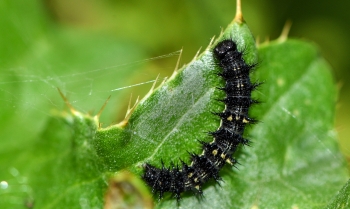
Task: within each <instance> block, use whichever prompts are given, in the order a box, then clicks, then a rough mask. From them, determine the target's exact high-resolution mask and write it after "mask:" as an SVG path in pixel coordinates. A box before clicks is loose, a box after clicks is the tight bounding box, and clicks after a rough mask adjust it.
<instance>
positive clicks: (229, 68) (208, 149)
mask: <svg viewBox="0 0 350 209" xmlns="http://www.w3.org/2000/svg"><path fill="white" fill-rule="evenodd" d="M213 56H214V60H215V62H216V64H217V66H218V67H219V68H220V70H221V72H220V73H219V74H218V75H219V76H221V77H222V78H223V79H224V80H225V82H226V84H225V87H220V88H218V89H220V90H222V91H224V92H225V93H226V98H224V99H222V100H220V101H222V102H223V103H224V104H225V110H224V111H223V112H220V113H214V114H215V115H218V116H219V117H220V118H221V123H220V127H219V128H218V129H217V130H216V131H214V132H209V134H210V135H211V136H213V138H214V140H213V141H212V142H210V143H206V142H201V144H202V148H203V153H202V154H201V155H197V154H190V155H191V164H190V165H187V164H185V163H184V162H182V167H181V168H180V167H179V166H178V165H176V166H175V165H174V164H173V163H172V164H171V166H170V168H166V167H164V164H163V162H162V164H163V166H162V168H156V167H154V166H152V165H150V164H145V165H144V169H145V171H144V174H143V175H142V178H143V179H144V181H145V182H146V183H147V184H148V185H149V186H150V187H151V188H152V192H154V193H159V199H161V198H162V197H163V194H164V193H165V192H171V193H172V194H173V195H175V197H176V198H177V200H178V201H179V200H180V199H181V196H180V195H181V193H182V192H185V191H193V192H194V193H195V194H200V195H202V189H201V187H202V184H203V183H205V182H207V181H208V180H210V179H211V178H213V179H214V180H215V181H217V182H218V181H220V180H221V178H220V176H219V172H220V170H221V168H222V167H223V166H224V165H225V163H228V164H230V165H234V164H235V163H237V161H236V160H235V159H234V158H233V157H232V155H233V154H234V153H235V151H236V150H237V147H238V146H239V145H240V144H243V145H248V144H249V140H248V139H245V138H243V136H242V135H243V132H244V128H245V125H246V124H249V123H250V124H251V123H255V122H256V120H255V119H252V118H250V117H249V116H248V111H249V108H250V106H251V105H252V104H254V103H257V101H256V100H253V99H251V92H252V91H253V90H254V89H255V88H256V87H257V86H258V85H259V83H251V82H250V77H249V74H250V72H251V70H252V69H253V68H254V67H255V66H256V64H253V65H249V64H246V63H245V61H244V59H243V52H240V51H239V50H238V49H237V44H236V43H235V42H234V41H233V40H223V41H221V42H219V43H218V44H217V45H216V47H215V48H214V50H213Z"/></svg>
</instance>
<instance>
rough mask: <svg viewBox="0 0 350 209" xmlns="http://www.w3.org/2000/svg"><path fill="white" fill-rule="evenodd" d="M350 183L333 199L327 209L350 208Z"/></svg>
mask: <svg viewBox="0 0 350 209" xmlns="http://www.w3.org/2000/svg"><path fill="white" fill-rule="evenodd" d="M349 183H350V180H349V181H348V182H346V184H345V185H344V187H343V188H342V189H341V190H340V191H339V192H338V194H337V195H336V196H335V197H334V198H333V200H332V202H331V203H330V204H329V205H328V206H327V207H326V209H341V208H349V199H350V187H349Z"/></svg>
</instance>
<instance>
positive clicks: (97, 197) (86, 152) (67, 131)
mask: <svg viewBox="0 0 350 209" xmlns="http://www.w3.org/2000/svg"><path fill="white" fill-rule="evenodd" d="M10 6H11V5H10ZM14 7H15V6H14ZM16 7H18V5H16ZM35 8H36V7H35ZM2 11H5V9H2ZM21 11H22V10H21ZM21 11H20V12H18V13H19V14H21ZM5 16H6V15H5ZM38 19H40V20H37V19H35V21H37V22H44V21H43V20H42V19H41V18H40V17H38ZM29 25H37V23H33V24H29ZM39 25H42V28H40V29H37V30H35V31H36V32H33V33H29V34H31V36H34V37H35V40H36V42H35V43H31V45H26V44H23V43H22V42H18V43H22V45H21V44H19V46H16V47H15V48H16V50H15V51H12V52H11V53H8V54H9V55H8V56H9V59H10V58H11V59H12V60H9V61H8V62H6V63H5V64H3V66H2V67H4V66H5V69H7V68H6V66H7V65H9V64H8V63H19V64H18V66H22V65H24V64H23V63H25V64H26V65H25V66H24V68H25V69H30V70H31V72H36V73H37V75H38V79H37V80H38V81H41V82H42V81H45V79H42V77H44V76H45V74H43V73H42V72H41V70H43V71H44V70H47V69H49V68H50V66H55V69H56V70H57V72H61V71H59V70H62V71H63V72H66V73H68V74H69V73H71V72H72V71H73V70H72V69H74V68H75V67H79V68H80V67H81V68H86V69H89V68H88V67H89V66H92V67H91V69H96V67H99V66H101V63H99V62H93V61H92V60H93V59H92V58H93V57H94V56H93V55H94V53H91V52H90V53H89V51H90V49H93V48H95V47H98V46H101V45H102V46H104V47H102V48H105V49H109V48H115V49H118V48H120V49H121V50H122V49H130V47H124V46H123V44H122V43H117V44H115V45H113V44H112V43H115V42H114V41H113V40H110V41H104V40H101V39H100V38H99V37H87V40H92V41H86V40H85V41H84V40H82V41H81V42H79V40H80V39H81V34H76V33H75V32H73V33H72V32H71V31H69V30H68V31H62V30H59V31H56V32H52V33H48V34H46V33H44V32H42V31H45V30H47V27H48V26H47V25H46V24H44V23H43V24H39ZM13 30H14V32H13V34H15V36H8V37H4V39H2V40H6V41H4V43H6V42H9V43H11V41H9V39H11V38H18V40H20V37H22V35H23V34H25V33H23V31H16V29H13ZM33 31H34V30H33ZM38 31H39V32H38ZM30 32H32V31H30ZM43 34H45V35H43ZM24 37H25V36H24ZM223 38H233V39H234V40H236V41H237V42H238V44H239V48H240V49H241V50H245V52H246V53H245V57H244V58H245V60H246V61H247V62H249V63H255V62H256V61H258V63H259V65H258V68H257V70H256V71H255V72H253V73H252V77H253V80H259V81H264V84H263V85H262V86H261V88H260V89H258V90H256V91H255V92H254V97H255V98H257V99H259V100H260V101H262V103H261V104H259V105H256V106H254V107H252V111H251V115H252V116H254V117H256V118H257V119H259V120H260V121H261V123H259V124H257V125H252V127H251V128H250V129H249V130H247V132H246V133H245V136H246V137H248V138H250V139H251V140H252V142H253V143H252V146H251V147H244V148H242V149H240V152H238V153H237V154H236V155H235V157H236V158H237V159H238V161H239V162H240V164H241V165H239V166H238V169H236V168H232V167H229V166H226V167H225V168H224V169H223V170H222V171H221V173H220V174H221V176H222V177H223V180H224V181H223V182H222V183H221V186H219V185H218V184H216V183H215V182H209V183H207V184H206V185H205V187H204V198H203V199H200V200H198V199H197V198H196V197H195V196H193V194H191V193H185V194H184V195H183V199H182V201H181V205H180V206H181V207H183V208H293V207H294V208H320V207H325V206H326V204H327V202H329V201H330V199H331V197H333V196H334V195H335V194H336V191H337V190H338V189H339V188H340V187H341V186H342V185H343V184H344V183H345V182H346V180H347V178H348V173H347V169H346V166H345V163H344V160H343V157H342V156H341V154H340V152H339V149H338V146H337V143H336V140H335V135H336V134H335V131H334V124H333V121H334V109H335V101H336V97H337V92H336V88H335V85H334V82H333V78H332V75H331V72H330V67H329V66H328V64H327V63H326V62H325V61H324V60H323V59H322V58H321V57H320V56H319V53H318V50H317V48H316V47H315V46H314V45H312V44H310V43H308V42H304V41H298V40H287V41H279V40H278V41H274V42H271V43H267V44H263V45H261V46H260V47H259V48H258V51H256V48H255V43H254V39H253V37H252V35H251V33H250V31H249V30H248V28H247V25H246V24H238V23H234V24H231V25H229V27H228V28H227V29H226V30H225V31H224V32H223V35H222V36H220V37H219V39H220V40H221V39H223ZM16 40H17V39H16ZM67 41H70V42H74V43H76V46H75V47H72V48H69V47H68V46H66V47H62V46H65V43H66V42H67ZM87 42H88V43H89V45H86V43H87ZM216 42H217V41H216ZM216 42H214V44H213V45H211V46H210V47H209V48H208V49H207V50H205V51H204V52H203V53H202V54H201V55H200V56H198V57H197V58H196V59H195V60H194V61H193V62H191V63H189V64H188V65H186V66H184V67H183V68H182V69H181V70H179V71H178V72H177V73H176V74H174V76H172V77H171V78H170V79H169V80H168V81H167V82H166V83H165V84H164V85H161V86H160V87H159V88H158V89H157V90H156V91H155V92H154V93H153V94H151V95H150V96H149V97H147V98H145V99H144V100H142V101H141V102H140V104H139V105H138V106H137V108H136V110H135V112H134V113H133V114H132V115H131V118H130V119H129V121H128V124H127V125H126V126H120V125H119V126H110V127H108V128H99V121H98V118H97V117H92V116H89V115H86V114H82V113H80V112H78V111H75V110H72V112H71V113H65V112H62V113H61V112H60V113H57V112H56V113H55V114H54V115H55V116H54V117H51V118H50V119H49V120H43V118H44V117H38V116H37V114H32V113H31V115H26V117H20V116H17V115H15V113H13V111H11V110H12V108H11V107H9V105H8V103H5V104H7V106H5V108H6V110H5V112H6V115H5V116H4V117H5V119H6V120H2V121H1V123H2V125H3V127H5V126H6V125H7V124H11V120H12V121H15V120H19V119H22V120H23V124H20V125H19V126H15V127H12V128H11V129H10V130H11V131H10V132H11V134H12V135H10V136H14V135H17V134H19V132H22V133H21V134H22V136H23V133H25V134H26V135H27V136H28V138H33V139H29V140H30V141H35V143H34V144H33V145H32V144H31V143H29V142H27V141H24V140H23V142H24V143H23V144H21V145H22V147H24V148H25V150H26V151H25V152H24V151H23V149H24V148H21V149H20V148H17V146H18V142H17V141H13V140H5V142H4V143H3V144H2V147H0V151H1V158H0V162H1V165H3V167H4V168H5V169H1V170H0V176H1V179H0V180H1V181H2V182H1V184H0V205H1V206H3V207H5V208H23V207H25V206H28V207H30V206H32V205H33V204H34V207H35V208H81V207H82V208H88V207H89V208H102V207H103V205H104V202H105V200H104V197H105V196H104V195H105V194H106V193H107V190H108V191H110V190H111V188H113V186H112V185H113V183H109V182H114V180H113V179H118V176H119V175H120V174H123V173H125V172H124V170H129V171H131V172H132V173H133V174H134V175H135V176H138V177H139V176H140V175H141V173H142V172H143V169H142V164H143V163H145V162H148V163H152V164H154V165H158V166H160V165H161V163H160V162H161V159H162V160H163V161H164V162H165V164H166V165H169V164H170V162H171V161H174V162H178V160H179V158H182V159H183V160H185V161H187V162H188V153H187V151H189V152H196V153H200V152H201V150H200V145H199V143H198V141H197V140H203V141H211V140H212V139H211V138H210V137H208V136H207V134H206V132H208V131H213V130H216V129H217V127H218V126H219V124H220V121H219V119H218V117H216V116H214V115H212V114H211V112H215V111H222V110H223V108H224V107H223V104H222V103H220V102H218V101H217V100H216V99H220V98H222V97H223V96H224V95H223V92H220V91H218V90H217V88H216V87H219V86H222V85H223V81H222V80H221V79H220V77H218V76H216V74H215V69H216V67H215V65H214V62H213V58H212V53H211V49H212V48H213V47H214V46H215V43H216ZM6 47H7V48H10V45H7V46H6ZM85 47H86V48H85ZM77 48H79V49H80V50H79V53H82V54H81V57H74V59H70V52H71V51H72V50H74V49H77ZM34 49H35V50H34ZM100 51H103V50H100ZM107 51H108V52H111V50H110V49H109V50H106V52H105V53H104V55H106V56H107V55H108V54H110V57H109V58H106V60H101V61H100V62H103V63H108V61H109V62H111V60H112V59H111V57H115V56H114V54H113V53H107ZM137 51H138V50H137V48H132V49H131V50H130V51H128V52H125V51H124V50H122V52H125V53H129V52H130V53H135V52H137ZM1 53H2V54H6V52H1ZM15 53H18V54H19V55H18V56H19V58H18V59H15V58H16V56H15V55H14V54H15ZM85 53H86V54H85ZM116 54H118V53H116ZM119 54H120V53H119ZM112 55H113V56H112ZM103 57H105V56H103ZM137 57H139V55H138V54H136V55H135V57H134V60H137ZM39 58H43V59H42V60H46V62H47V63H50V65H49V67H47V66H46V62H36V61H37V60H41V59H39ZM62 60H65V61H64V64H65V65H69V66H71V67H72V68H65V67H64V66H62V65H61V62H62ZM31 61H32V62H31ZM90 61H91V62H90ZM81 63H84V64H83V65H82V64H81ZM111 63H112V62H111ZM18 66H16V67H17V68H18V69H20V67H18ZM106 66H110V64H106ZM9 69H10V68H9ZM9 69H7V70H9ZM35 69H40V70H37V71H36V70H35ZM9 71H10V70H9ZM24 72H25V71H24ZM24 72H22V71H20V73H16V72H13V71H10V73H9V74H8V75H7V76H8V78H5V79H8V80H14V79H15V78H16V77H18V76H23V75H25V74H24ZM99 73H100V72H99V71H98V72H96V74H94V75H96V76H97V75H98V74H99ZM127 74H130V71H128V72H125V75H127ZM31 75H33V73H32V74H31ZM57 78H61V75H59V76H57ZM108 79H109V81H110V82H116V83H118V84H120V85H121V86H122V85H123V83H122V82H123V81H124V77H123V76H120V77H119V78H117V79H116V78H114V77H109V78H108ZM73 81H74V78H73ZM49 83H50V84H51V85H50V86H49V88H48V86H47V85H46V84H45V83H44V84H43V86H41V85H38V86H36V87H37V88H48V89H49V90H48V93H46V96H50V95H53V94H54V93H56V88H54V87H55V86H54V85H52V84H53V83H52V82H49ZM57 83H58V86H59V83H60V82H59V80H58V81H57ZM11 84H12V85H11V86H9V89H6V91H2V92H1V93H2V94H3V95H2V96H3V97H2V98H5V99H4V100H5V101H12V100H11V96H13V95H20V93H19V92H21V94H23V95H24V96H23V98H22V101H28V100H31V99H32V98H31V94H30V92H32V91H34V90H32V91H31V90H30V89H29V88H27V87H31V86H21V88H23V89H24V90H22V89H21V88H20V87H19V86H18V85H16V82H13V83H11ZM101 85H102V84H101ZM72 86H74V87H73V88H77V89H78V90H76V91H75V92H80V91H83V88H80V87H79V85H74V84H73V85H72ZM53 89H54V90H53ZM26 91H28V92H26ZM6 92H11V94H7V93H6ZM56 94H57V93H56ZM98 97H103V96H101V95H98ZM103 98H107V96H105V97H103ZM99 99H100V101H101V100H102V99H101V98H99ZM16 101H17V100H16ZM19 101H21V100H19ZM83 101H85V103H86V104H85V105H89V106H91V107H95V105H93V104H91V103H90V102H88V101H87V100H83ZM101 103H102V102H101ZM29 104H33V103H32V102H29ZM34 106H35V105H34ZM37 107H42V105H39V104H37ZM26 108H28V107H24V108H23V109H24V110H26ZM83 109H84V108H83ZM43 111H46V110H45V109H44V110H43ZM23 112H24V111H23ZM47 112H48V111H47ZM23 118H24V119H23ZM4 121H5V122H4ZM26 124H36V126H38V127H40V126H41V125H42V124H44V125H42V126H43V127H42V129H43V131H42V133H41V135H40V137H39V138H34V137H30V136H32V135H31V134H32V132H34V131H32V130H31V131H26V130H25V128H26V126H25V125H26ZM17 125H18V124H17ZM18 127H20V128H21V131H18ZM27 133H29V134H27ZM3 136H6V137H3V138H5V139H7V138H10V139H11V138H12V137H8V136H9V135H6V134H3ZM13 138H19V137H18V136H17V137H13ZM14 150H15V151H17V152H16V153H17V154H16V155H15V156H13V153H14ZM122 171H123V172H122ZM123 175H125V174H123ZM132 178H134V177H132ZM123 179H125V181H131V180H130V179H127V178H123ZM3 180H4V181H3ZM6 183H8V185H6ZM142 184H143V183H135V185H134V186H135V191H138V189H139V188H138V187H140V188H141V187H142ZM139 190H141V189H139ZM136 193H137V194H138V192H135V194H136ZM343 193H344V192H342V193H341V194H343ZM108 194H110V193H108ZM140 194H141V196H143V195H144V194H142V192H141V193H140ZM145 196H146V195H145ZM156 198H157V197H155V199H156ZM140 201H143V200H142V198H141V200H140ZM155 202H156V201H155ZM115 204H123V203H121V202H117V203H115ZM156 204H157V207H158V208H172V207H173V208H176V207H177V205H176V200H175V199H174V198H171V197H170V195H168V196H166V197H165V198H164V199H163V200H161V201H160V202H156Z"/></svg>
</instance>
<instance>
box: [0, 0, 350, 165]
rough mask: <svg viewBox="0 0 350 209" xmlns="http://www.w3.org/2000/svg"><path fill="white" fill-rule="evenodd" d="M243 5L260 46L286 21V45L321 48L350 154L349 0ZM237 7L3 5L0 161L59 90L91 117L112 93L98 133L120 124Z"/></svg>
mask: <svg viewBox="0 0 350 209" xmlns="http://www.w3.org/2000/svg"><path fill="white" fill-rule="evenodd" d="M242 1H243V2H242V4H243V5H242V7H243V14H244V18H245V20H246V22H247V23H248V25H249V26H250V28H251V31H252V33H253V34H254V35H255V36H256V37H259V38H258V39H259V40H260V42H263V41H265V40H273V39H276V38H277V37H278V36H279V34H280V33H281V31H282V28H283V27H284V25H285V23H286V21H287V20H290V21H291V22H292V23H293V25H292V28H291V31H290V37H292V38H298V39H304V40H309V41H312V42H315V43H316V44H317V45H318V46H319V48H320V52H321V55H322V56H324V57H325V58H326V59H327V60H328V61H329V63H330V64H331V66H332V67H333V69H334V77H335V80H336V83H337V85H338V86H339V90H340V94H339V101H338V103H337V118H336V121H335V126H336V129H337V131H338V133H339V139H340V142H341V148H342V150H343V152H344V153H345V154H346V155H347V156H350V141H349V140H348V136H349V134H350V129H349V128H348V127H349V125H350V117H349V113H350V109H349V108H347V107H350V97H349V91H350V85H349V81H350V73H349V71H348V67H349V66H350V59H349V58H347V55H348V54H350V47H349V46H350V40H349V38H348V37H350V27H349V26H350V15H349V12H348V11H349V9H350V1H346V0H341V1H337V2H336V3H333V4H330V2H329V1H325V0H321V1H320V0H319V1H316V0H309V1H301V0H285V1H277V0H265V1H261V0H242ZM235 4H236V2H235V1H233V0H230V1H228V0H225V1H212V0H202V1H198V0H197V1H185V0H180V1H159V0H158V1H156V0H147V1H145V0H139V1H133V0H130V1H116V0H40V1H39V0H32V1H24V0H3V1H1V2H0V28H1V32H0V106H1V110H0V125H1V127H2V128H1V131H0V137H1V139H2V140H3V142H2V146H1V147H2V148H0V153H1V155H2V156H6V154H10V153H14V152H20V151H21V150H24V149H26V147H27V146H29V145H31V144H32V142H33V141H35V140H36V138H37V135H38V134H39V133H40V131H41V130H42V129H43V128H45V123H46V120H47V118H48V117H50V115H51V114H52V112H55V110H56V111H57V110H62V109H64V108H65V106H64V102H63V100H62V99H61V98H60V96H59V94H58V92H57V89H56V88H60V89H61V90H62V91H63V93H64V94H65V95H67V97H68V99H69V101H70V102H71V103H72V105H73V106H74V107H75V108H76V109H77V110H80V111H83V112H92V113H95V114H96V113H97V112H98V110H99V108H100V107H101V106H102V105H103V103H104V102H105V101H106V99H107V98H108V96H110V95H111V100H110V101H109V103H108V105H107V107H106V109H105V111H104V112H103V113H102V117H101V122H103V126H107V125H109V124H112V123H116V122H119V121H120V120H122V118H123V117H124V115H125V112H126V108H127V105H128V102H129V98H130V95H131V94H132V95H133V99H132V100H133V101H134V100H135V98H136V96H137V95H140V96H143V95H145V93H147V91H148V90H149V89H150V87H151V85H152V82H153V80H154V79H155V78H156V77H157V75H158V74H160V78H161V79H163V78H164V77H168V76H170V75H171V73H172V71H173V70H174V68H175V65H176V61H177V59H178V55H179V50H180V49H181V48H183V50H184V51H183V54H182V57H181V62H180V64H181V65H183V64H185V63H188V62H190V61H191V59H192V58H193V56H194V55H195V54H196V52H197V51H198V49H199V48H200V47H202V49H204V48H205V47H206V46H207V45H208V43H209V41H210V39H211V38H212V37H213V36H214V35H218V34H219V33H220V30H221V29H222V28H225V27H226V26H227V25H228V23H229V22H231V21H232V19H233V17H234V15H235ZM262 61H263V60H262ZM291 73H293V72H291ZM265 82H268V81H265ZM320 85H322V84H320ZM321 93H322V92H320V94H321ZM315 105H322V104H315ZM320 114H322V113H320ZM3 161H6V159H2V160H1V159H0V163H1V162H3Z"/></svg>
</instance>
